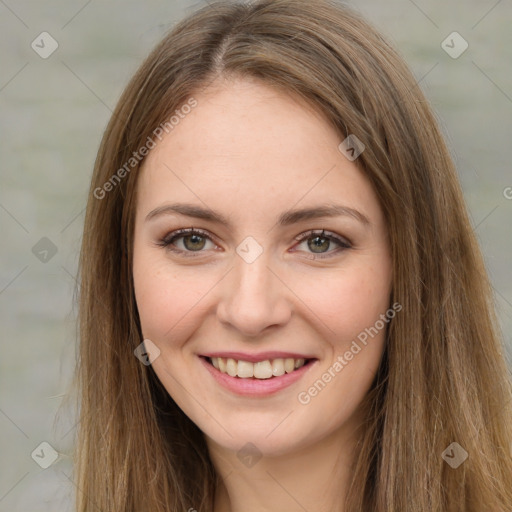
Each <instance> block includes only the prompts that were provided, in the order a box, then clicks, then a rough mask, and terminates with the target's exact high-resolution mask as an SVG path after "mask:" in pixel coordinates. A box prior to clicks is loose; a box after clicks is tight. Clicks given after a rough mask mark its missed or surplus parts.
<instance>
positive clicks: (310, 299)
mask: <svg viewBox="0 0 512 512" xmlns="http://www.w3.org/2000/svg"><path fill="white" fill-rule="evenodd" d="M297 283H298V284H297V286H296V287H295V289H294V291H295V292H296V293H297V295H298V296H299V297H300V298H301V299H302V300H303V302H304V303H305V304H306V305H307V306H308V307H309V308H310V309H311V311H312V312H313V313H314V314H315V316H316V317H317V318H318V319H319V320H321V322H322V325H323V330H324V332H325V337H326V339H328V340H330V342H331V343H330V344H331V346H332V348H333V349H336V350H338V349H339V350H341V349H343V348H344V346H345V345H346V343H347V342H350V340H352V339H353V338H355V337H357V335H358V334H359V333H360V332H362V331H364V329H365V328H367V327H369V326H371V325H373V324H374V323H375V321H376V320H378V318H379V316H380V315H381V314H383V313H385V312H386V310H387V309H388V307H389V300H390V288H391V280H390V275H389V270H388V266H387V262H385V263H384V262H383V263H382V264H379V265H364V266H363V265H361V266H351V267H350V268H346V269H343V270H339V271H337V272H325V274H323V275H322V274H320V273H317V277H316V278H315V279H312V278H310V277H309V278H307V279H302V280H300V281H299V280H298V281H297Z"/></svg>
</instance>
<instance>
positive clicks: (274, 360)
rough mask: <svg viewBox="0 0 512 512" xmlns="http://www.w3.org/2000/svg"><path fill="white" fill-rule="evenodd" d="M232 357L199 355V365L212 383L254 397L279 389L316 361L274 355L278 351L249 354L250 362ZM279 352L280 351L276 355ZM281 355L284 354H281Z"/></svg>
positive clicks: (291, 382) (306, 370)
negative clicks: (266, 353)
mask: <svg viewBox="0 0 512 512" xmlns="http://www.w3.org/2000/svg"><path fill="white" fill-rule="evenodd" d="M231 355H232V356H233V357H219V356H218V355H214V354H211V355H209V356H200V357H199V360H200V361H201V362H202V365H203V368H204V369H205V370H207V373H209V374H210V375H211V377H213V381H212V384H214V383H216V384H219V385H220V386H221V387H223V388H225V389H226V390H228V391H230V392H232V393H235V394H236V395H242V396H247V397H254V398H257V397H259V398H263V397H265V396H269V395H273V394H275V393H277V392H278V391H281V390H283V389H285V388H287V387H289V386H291V385H292V384H294V383H295V382H297V381H298V380H299V379H301V378H302V377H304V375H305V374H306V373H307V372H309V370H310V369H311V368H312V367H313V366H314V365H315V363H317V362H318V359H316V358H300V357H298V358H292V357H277V355H278V354H273V355H272V356H270V357H269V356H266V357H268V359H263V358H262V357H257V358H256V357H252V359H255V360H254V361H253V362H251V361H247V359H248V358H249V357H247V356H246V359H242V358H240V359H238V358H235V357H236V356H235V354H231ZM279 355H281V354H279ZM283 355H284V354H283Z"/></svg>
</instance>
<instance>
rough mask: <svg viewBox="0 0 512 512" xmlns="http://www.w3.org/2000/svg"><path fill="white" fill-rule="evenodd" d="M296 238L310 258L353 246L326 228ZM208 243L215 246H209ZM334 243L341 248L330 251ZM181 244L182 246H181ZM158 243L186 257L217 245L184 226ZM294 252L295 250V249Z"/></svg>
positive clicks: (205, 235) (323, 256) (205, 234)
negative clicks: (304, 245) (305, 248)
mask: <svg viewBox="0 0 512 512" xmlns="http://www.w3.org/2000/svg"><path fill="white" fill-rule="evenodd" d="M295 240H297V241H298V242H301V244H299V245H298V246H296V247H300V245H303V244H306V245H307V250H306V251H305V252H308V250H309V251H310V256H308V259H322V258H329V257H331V256H333V255H334V254H337V253H339V252H341V251H344V250H346V249H350V248H351V247H352V245H351V244H350V242H349V241H348V240H347V239H345V238H343V237H341V236H339V235H337V234H335V233H331V232H326V231H325V230H316V231H314V230H313V231H308V232H306V233H302V234H301V235H299V236H297V237H296V238H295ZM208 243H210V244H211V245H212V246H213V247H209V248H208ZM333 243H334V244H335V245H337V246H338V247H339V249H338V250H335V251H328V249H329V248H330V247H331V245H332V244H333ZM180 244H181V247H179V246H180ZM157 245H159V246H161V247H165V248H167V249H168V250H170V251H172V252H175V253H178V254H180V255H183V256H185V257H196V256H199V255H200V253H201V252H204V251H203V249H213V248H215V247H217V245H216V244H215V243H214V242H213V241H212V238H211V237H210V235H209V234H208V233H207V232H206V231H203V230H201V229H196V228H183V229H178V230H177V231H173V232H172V233H169V234H168V235H166V236H165V237H164V238H162V239H161V240H160V241H159V242H158V243H157ZM293 252H295V250H294V251H293ZM194 253H196V254H194ZM324 254H325V255H324Z"/></svg>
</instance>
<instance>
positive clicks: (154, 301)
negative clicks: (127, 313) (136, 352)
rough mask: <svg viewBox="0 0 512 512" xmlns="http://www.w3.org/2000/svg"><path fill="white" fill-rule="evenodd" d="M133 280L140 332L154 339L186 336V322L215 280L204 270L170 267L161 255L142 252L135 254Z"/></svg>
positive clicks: (189, 320)
mask: <svg viewBox="0 0 512 512" xmlns="http://www.w3.org/2000/svg"><path fill="white" fill-rule="evenodd" d="M133 280H134V286H135V298H136V302H137V309H138V311H139V316H140V322H141V327H142V333H143V336H144V338H149V339H151V340H154V341H157V340H161V341H164V339H165V340H170V339H186V333H184V330H186V329H187V324H190V323H191V322H192V321H193V318H194V316H195V315H197V314H198V313H199V312H200V311H201V299H203V298H204V297H205V296H206V295H207V293H208V291H209V290H210V289H211V288H212V286H213V285H214V284H215V283H214V281H213V280H212V278H211V276H210V278H208V275H207V274H206V273H203V274H201V273H200V272H198V271H194V270H192V268H190V269H187V270H183V269H179V270H177V269H172V268H171V267H170V265H169V264H168V262H165V261H162V259H161V258H158V259H157V258H154V257H151V255H147V254H146V255H145V254H143V253H141V254H140V257H139V255H136V256H135V258H134V265H133ZM178 333H179V335H178ZM184 337H185V338H184Z"/></svg>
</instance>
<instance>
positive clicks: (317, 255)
mask: <svg viewBox="0 0 512 512" xmlns="http://www.w3.org/2000/svg"><path fill="white" fill-rule="evenodd" d="M295 240H297V241H299V242H302V243H301V244H299V246H300V245H303V244H306V245H307V248H308V249H309V250H311V253H312V254H313V256H310V257H309V258H308V259H322V258H330V257H331V256H333V255H334V254H337V253H339V252H341V251H344V250H346V249H350V248H351V247H352V245H351V244H350V242H349V241H348V240H346V239H345V238H343V237H341V236H339V235H336V234H335V233H331V232H327V233H326V232H325V231H324V230H321V231H318V230H317V231H308V232H306V233H302V234H301V235H299V236H298V237H296V238H295ZM332 243H334V244H336V245H338V246H339V249H338V250H336V251H329V252H328V251H327V249H329V248H330V246H331V244H332ZM299 246H297V247H299ZM323 254H326V255H325V256H324V255H323Z"/></svg>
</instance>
